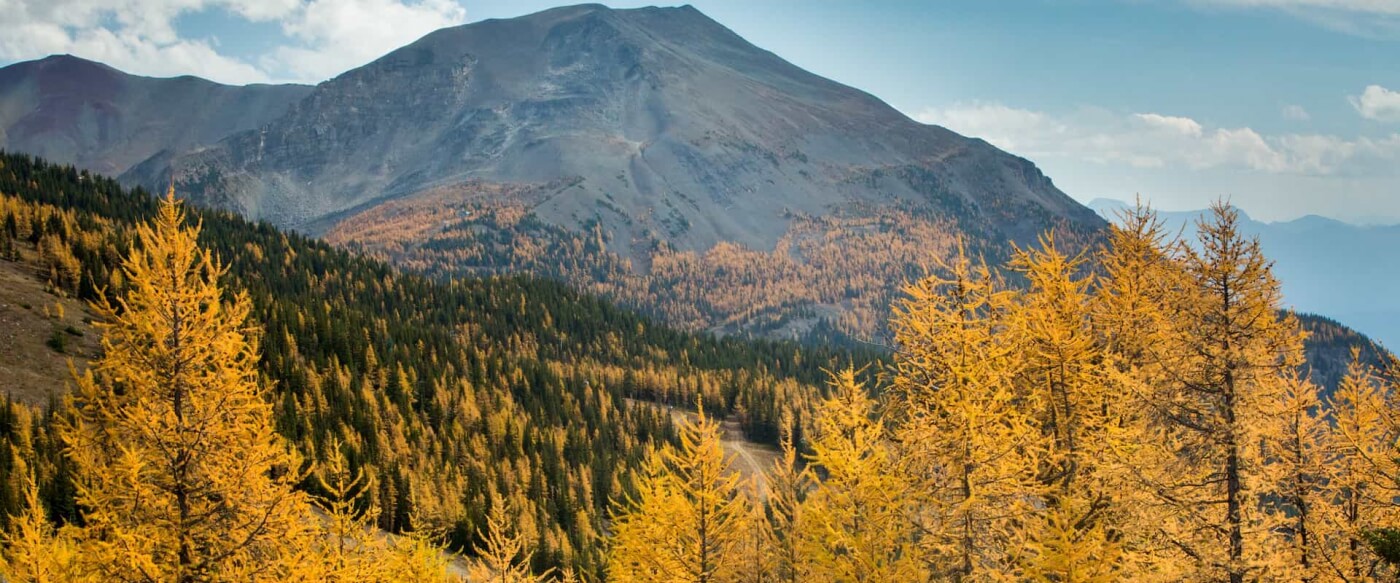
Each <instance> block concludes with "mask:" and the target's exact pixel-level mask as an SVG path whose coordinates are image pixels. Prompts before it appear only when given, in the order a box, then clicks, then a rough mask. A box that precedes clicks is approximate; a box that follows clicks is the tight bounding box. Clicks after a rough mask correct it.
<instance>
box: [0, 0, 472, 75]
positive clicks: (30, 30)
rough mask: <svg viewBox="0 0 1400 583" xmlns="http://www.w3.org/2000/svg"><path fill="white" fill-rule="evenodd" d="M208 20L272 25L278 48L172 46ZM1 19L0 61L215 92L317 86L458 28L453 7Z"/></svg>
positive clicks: (151, 11)
mask: <svg viewBox="0 0 1400 583" xmlns="http://www.w3.org/2000/svg"><path fill="white" fill-rule="evenodd" d="M210 10H218V11H223V12H224V13H225V14H227V15H229V16H230V17H232V18H236V19H241V20H244V21H247V22H253V23H276V24H277V25H278V26H280V27H281V30H282V32H283V36H284V37H285V38H284V41H285V43H284V44H282V45H281V46H278V47H276V48H275V49H273V50H272V51H270V52H269V53H268V54H266V55H264V56H262V57H260V58H257V59H242V58H238V57H234V56H231V55H228V54H224V53H221V52H220V50H219V47H218V44H217V41H215V40H214V39H205V38H183V37H181V35H180V34H179V33H178V31H177V30H176V26H175V24H176V22H177V21H178V19H179V18H180V17H182V16H186V15H189V14H194V13H200V12H204V11H210ZM0 14H4V15H5V16H4V20H3V22H0V59H4V60H15V61H19V60H28V59H35V58H40V57H44V56H48V55H51V54H57V53H70V54H74V55H77V56H80V57H84V58H87V59H92V60H95V61H101V62H103V63H107V64H109V65H112V66H114V67H117V68H119V69H122V70H124V71H128V72H131V73H137V74H142V75H153V76H174V75H185V74H193V75H198V76H201V77H205V78H208V79H212V80H214V81H219V82H223V83H258V82H269V81H300V82H307V83H315V82H319V81H322V80H325V79H326V78H328V77H330V76H333V75H335V74H338V73H340V72H342V71H345V70H347V69H350V68H352V67H356V66H359V65H362V64H364V63H366V62H368V61H369V60H370V59H372V58H374V57H377V56H379V55H381V54H383V53H386V52H388V51H389V50H392V49H394V48H397V47H399V46H402V45H404V44H407V43H409V42H412V41H413V40H415V39H417V38H418V37H421V36H422V35H424V34H427V33H428V32H431V31H433V30H436V29H438V28H442V27H445V26H452V25H456V24H461V23H462V22H465V20H466V11H465V10H464V9H463V8H462V7H461V5H459V4H457V3H456V2H455V1H454V0H0Z"/></svg>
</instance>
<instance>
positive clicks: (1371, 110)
mask: <svg viewBox="0 0 1400 583" xmlns="http://www.w3.org/2000/svg"><path fill="white" fill-rule="evenodd" d="M1349 99H1350V100H1351V105H1352V107H1355V108H1356V111H1357V113H1360V114H1361V117H1364V118H1366V119H1373V120H1376V121H1388V122H1400V91H1391V90H1389V89H1386V88H1384V87H1381V86H1380V85H1370V86H1367V87H1366V90H1365V91H1362V92H1361V95H1359V96H1356V97H1351V98H1349Z"/></svg>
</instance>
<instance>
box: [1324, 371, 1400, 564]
mask: <svg viewBox="0 0 1400 583" xmlns="http://www.w3.org/2000/svg"><path fill="white" fill-rule="evenodd" d="M1395 390H1396V387H1395V386H1394V385H1393V384H1391V383H1389V382H1386V379H1384V378H1382V377H1381V375H1378V374H1376V371H1375V370H1374V369H1373V368H1372V367H1370V366H1368V365H1366V364H1363V363H1362V362H1361V361H1360V355H1359V354H1357V353H1353V355H1352V360H1351V363H1350V364H1349V365H1348V366H1347V372H1346V374H1345V375H1344V376H1343V377H1342V380H1341V382H1340V383H1339V384H1338V386H1337V390H1336V391H1335V392H1334V393H1333V395H1332V397H1331V399H1330V403H1329V404H1330V407H1329V409H1330V411H1331V415H1332V422H1333V423H1332V431H1331V432H1330V433H1329V434H1328V436H1327V438H1328V443H1327V449H1328V454H1329V458H1330V459H1329V464H1328V466H1329V470H1330V471H1329V473H1328V479H1327V483H1326V486H1327V489H1326V492H1327V495H1328V497H1329V498H1330V499H1332V500H1334V503H1335V508H1334V509H1333V512H1331V513H1329V514H1328V515H1326V517H1327V518H1329V519H1330V520H1329V524H1328V526H1329V527H1330V529H1329V530H1333V531H1335V532H1336V533H1337V536H1336V537H1335V540H1333V541H1331V544H1328V545H1327V546H1326V548H1325V549H1324V550H1325V552H1326V556H1325V559H1326V560H1325V567H1324V572H1325V573H1327V574H1328V575H1330V576H1331V577H1334V578H1335V579H1336V580H1342V581H1348V582H1350V581H1367V580H1371V578H1373V577H1375V576H1376V571H1378V570H1381V569H1382V568H1383V567H1384V566H1383V564H1382V563H1381V561H1380V560H1379V558H1378V557H1376V556H1375V554H1374V553H1373V552H1372V551H1371V549H1370V547H1369V546H1368V545H1367V544H1366V542H1365V538H1364V533H1365V532H1366V531H1368V530H1371V529H1375V528H1381V527H1393V526H1395V525H1396V524H1398V523H1400V507H1397V503H1396V499H1397V496H1400V489H1398V488H1400V480H1397V478H1400V475H1398V474H1397V469H1400V468H1397V464H1398V463H1400V450H1397V441H1398V440H1400V423H1397V422H1400V417H1397V414H1396V412H1395V409H1394V407H1393V405H1394V403H1393V402H1392V399H1394V398H1395V395H1394V391H1395Z"/></svg>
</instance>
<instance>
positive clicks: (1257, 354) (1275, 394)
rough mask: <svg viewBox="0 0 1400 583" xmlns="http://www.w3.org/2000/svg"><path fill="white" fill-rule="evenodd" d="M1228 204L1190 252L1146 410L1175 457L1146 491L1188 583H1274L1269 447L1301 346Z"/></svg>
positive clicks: (1212, 216)
mask: <svg viewBox="0 0 1400 583" xmlns="http://www.w3.org/2000/svg"><path fill="white" fill-rule="evenodd" d="M1240 226H1241V225H1240V216H1239V211H1238V210H1236V209H1234V208H1233V207H1230V206H1229V205H1227V204H1224V203H1217V204H1215V205H1213V206H1212V207H1211V210H1210V213H1209V217H1208V218H1205V217H1203V218H1202V219H1201V220H1199V221H1198V223H1197V246H1196V247H1194V248H1193V247H1185V246H1183V247H1182V248H1181V261H1182V265H1183V267H1184V270H1185V276H1186V280H1185V282H1184V283H1185V285H1183V286H1182V290H1181V293H1180V294H1179V296H1178V298H1177V301H1175V302H1173V303H1172V305H1171V310H1172V311H1171V316H1172V318H1173V319H1174V320H1175V321H1176V322H1178V325H1177V327H1176V330H1177V333H1176V334H1174V337H1175V341H1172V340H1171V339H1168V340H1167V341H1165V342H1163V343H1161V344H1159V345H1157V346H1156V347H1155V348H1154V349H1153V350H1155V351H1156V352H1157V355H1156V356H1155V357H1154V358H1156V359H1157V360H1160V361H1162V362H1164V363H1165V364H1164V365H1163V371H1164V375H1165V378H1164V379H1163V382H1160V383H1159V384H1158V386H1157V387H1156V390H1155V391H1154V392H1153V393H1152V395H1151V396H1150V398H1149V401H1150V405H1151V406H1152V407H1153V409H1154V412H1155V414H1156V416H1157V421H1158V422H1159V428H1158V432H1157V433H1156V435H1155V436H1153V437H1155V439H1154V443H1155V444H1167V445H1168V447H1169V448H1170V452H1169V453H1170V455H1169V456H1167V457H1165V458H1163V459H1162V461H1161V463H1160V464H1159V465H1158V467H1157V469H1158V470H1160V471H1159V472H1157V474H1156V475H1157V478H1156V480H1157V483H1155V484H1151V485H1149V488H1150V490H1151V491H1153V492H1154V493H1155V494H1157V496H1158V498H1159V500H1160V501H1161V502H1162V503H1163V504H1165V505H1167V506H1170V507H1171V512H1169V513H1167V514H1165V515H1164V516H1165V519H1166V520H1167V521H1169V522H1168V532H1169V535H1168V536H1169V537H1170V543H1171V544H1172V545H1174V546H1176V547H1177V548H1178V549H1179V550H1180V552H1181V553H1183V554H1184V555H1185V556H1186V557H1188V560H1189V562H1190V563H1192V564H1193V565H1194V568H1193V573H1192V574H1191V575H1190V576H1189V577H1185V576H1183V578H1185V579H1192V580H1228V581H1230V582H1231V583H1242V582H1243V581H1245V580H1254V579H1259V578H1263V577H1267V576H1269V573H1271V572H1272V569H1273V563H1275V562H1276V561H1277V559H1278V556H1277V555H1276V554H1275V553H1274V549H1275V548H1276V547H1277V546H1278V545H1280V544H1283V543H1282V541H1280V540H1279V539H1278V537H1277V530H1276V529H1275V526H1276V525H1274V524H1272V523H1271V521H1272V520H1273V519H1274V518H1276V517H1274V516H1272V515H1270V514H1268V513H1266V512H1264V511H1263V508H1264V507H1265V506H1266V504H1265V502H1266V496H1267V495H1268V494H1269V491H1268V484H1267V482H1266V475H1265V473H1264V469H1265V467H1264V466H1265V459H1264V457H1263V455H1262V451H1261V450H1260V444H1261V440H1262V439H1263V438H1264V436H1265V435H1267V434H1269V433H1270V432H1271V430H1270V425H1271V424H1273V423H1276V422H1278V421H1279V420H1278V419H1277V418H1276V417H1274V416H1272V415H1271V414H1270V409H1271V408H1272V406H1273V405H1274V404H1275V403H1277V402H1279V401H1280V400H1281V399H1282V397H1281V395H1282V391H1283V387H1284V384H1285V381H1284V375H1285V373H1286V371H1288V370H1290V369H1291V368H1293V367H1296V366H1298V365H1299V364H1301V358H1302V335H1301V332H1300V331H1299V328H1298V325H1297V322H1296V321H1295V320H1294V319H1293V318H1292V317H1291V316H1280V315H1279V313H1280V306H1281V303H1282V295H1281V292H1280V290H1279V285H1278V282H1277V281H1276V280H1275V279H1274V277H1273V274H1272V272H1271V266H1270V263H1269V262H1268V260H1267V259H1265V257H1264V254H1263V253H1262V251H1261V250H1260V248H1259V242H1258V240H1257V239H1251V238H1247V237H1245V235H1244V234H1243V233H1242V232H1241V230H1240Z"/></svg>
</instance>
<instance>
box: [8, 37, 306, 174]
mask: <svg viewBox="0 0 1400 583" xmlns="http://www.w3.org/2000/svg"><path fill="white" fill-rule="evenodd" d="M311 90H312V88H311V87H308V86H305V85H248V86H242V87H233V86H229V85H220V84H218V83H214V82H212V81H206V80H204V79H200V78H197V77H175V78H171V79H156V78H151V77H139V76H136V75H128V74H126V73H123V72H121V71H118V70H116V69H113V68H111V67H108V66H106V65H103V64H100V63H94V62H92V61H86V60H83V59H80V58H77V57H72V56H67V55H57V56H52V57H48V58H45V59H40V60H37V61H29V62H24V63H16V64H14V65H10V66H8V67H4V68H0V149H4V150H9V151H18V152H26V153H29V154H34V155H37V156H41V157H44V158H46V159H48V160H50V161H53V162H59V163H64V164H73V165H75V166H77V167H79V168H83V169H87V170H92V171H95V172H100V173H104V174H111V175H116V174H119V173H121V172H125V171H126V170H127V169H128V168H130V167H131V166H132V165H134V164H136V163H138V162H140V161H142V160H145V159H147V158H149V157H151V156H152V155H154V154H156V153H157V152H160V151H162V150H166V149H169V150H174V151H188V150H190V149H192V148H195V147H198V146H201V145H209V144H213V143H215V142H218V141H219V140H221V139H223V138H225V137H227V136H229V135H231V134H234V133H237V132H241V131H245V130H249V129H253V128H256V127H259V126H261V125H263V124H265V123H267V122H269V121H271V120H272V119H274V118H276V117H277V116H280V115H281V114H283V113H284V112H286V111H287V109H288V108H289V107H290V106H291V105H292V104H293V103H295V102H296V101H298V100H300V99H301V98H303V97H305V96H306V95H307V94H309V93H310V92H311Z"/></svg>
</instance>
